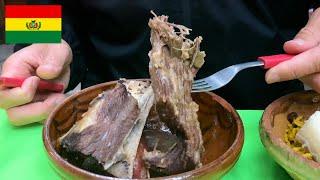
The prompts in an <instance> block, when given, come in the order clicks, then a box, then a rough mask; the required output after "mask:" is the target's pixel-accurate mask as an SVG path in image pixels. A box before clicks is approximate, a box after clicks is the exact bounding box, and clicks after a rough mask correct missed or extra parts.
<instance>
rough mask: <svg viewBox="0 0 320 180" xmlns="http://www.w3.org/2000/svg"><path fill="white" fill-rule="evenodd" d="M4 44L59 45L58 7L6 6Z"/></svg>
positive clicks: (59, 17) (59, 12)
mask: <svg viewBox="0 0 320 180" xmlns="http://www.w3.org/2000/svg"><path fill="white" fill-rule="evenodd" d="M5 42H6V43H7V44H16V43H60V42H61V6H60V5H6V6H5Z"/></svg>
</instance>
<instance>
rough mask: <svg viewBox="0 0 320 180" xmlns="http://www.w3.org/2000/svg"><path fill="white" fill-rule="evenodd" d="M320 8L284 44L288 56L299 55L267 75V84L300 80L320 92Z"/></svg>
mask: <svg viewBox="0 0 320 180" xmlns="http://www.w3.org/2000/svg"><path fill="white" fill-rule="evenodd" d="M319 43H320V8H318V9H317V10H316V11H314V12H313V13H312V15H311V17H310V19H309V21H308V23H307V25H306V26H305V27H304V28H302V29H301V30H300V31H299V33H298V34H297V35H296V36H295V38H294V39H293V40H290V41H287V42H286V43H285V44H284V47H283V48H284V50H285V51H286V52H287V53H288V54H298V55H296V56H295V57H293V58H292V59H290V60H289V61H285V62H282V63H280V64H279V65H277V66H275V67H273V68H271V69H270V70H269V71H268V72H267V73H266V81H267V83H269V84H270V83H275V82H281V81H287V80H292V79H299V80H301V81H302V82H303V83H305V84H306V85H308V86H310V87H311V88H313V89H314V90H315V91H317V92H320V45H319Z"/></svg>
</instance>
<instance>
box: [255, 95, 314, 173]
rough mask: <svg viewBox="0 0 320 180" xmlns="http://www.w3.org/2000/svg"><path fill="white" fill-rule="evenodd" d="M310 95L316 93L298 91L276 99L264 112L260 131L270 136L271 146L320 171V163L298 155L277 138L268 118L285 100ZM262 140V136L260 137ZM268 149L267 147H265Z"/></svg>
mask: <svg viewBox="0 0 320 180" xmlns="http://www.w3.org/2000/svg"><path fill="white" fill-rule="evenodd" d="M308 93H315V92H314V91H313V90H306V91H298V92H293V93H289V94H287V95H284V96H282V97H280V98H278V99H276V100H275V101H273V102H272V103H270V104H269V105H268V106H267V108H266V109H265V111H264V112H263V115H262V118H261V121H260V130H263V131H264V132H265V133H266V134H267V135H268V136H269V140H268V141H270V142H271V144H273V145H275V146H277V147H279V148H281V149H283V150H284V151H285V152H287V153H289V154H292V155H294V157H297V158H298V160H299V161H300V162H302V163H305V164H308V165H310V166H311V167H313V168H317V169H320V163H319V162H316V161H313V160H309V159H306V158H304V157H303V156H302V155H300V154H299V153H296V152H295V151H293V149H292V148H290V147H289V146H288V145H287V144H286V143H285V142H284V141H283V140H279V138H277V137H276V136H275V135H274V134H273V133H272V131H271V129H272V128H271V123H269V122H270V121H271V119H270V118H267V116H268V117H273V112H272V111H273V110H274V107H275V106H274V105H276V104H280V103H282V102H284V101H285V100H288V99H289V98H290V97H292V96H296V95H299V94H308ZM260 138H261V135H260ZM265 148H266V147H265Z"/></svg>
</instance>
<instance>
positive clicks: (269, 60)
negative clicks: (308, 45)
mask: <svg viewBox="0 0 320 180" xmlns="http://www.w3.org/2000/svg"><path fill="white" fill-rule="evenodd" d="M293 57H294V55H290V54H277V55H271V56H260V57H258V60H260V61H262V62H263V63H264V66H263V67H264V68H265V69H270V68H272V67H274V66H276V65H278V64H280V63H282V62H284V61H288V60H290V59H291V58H293Z"/></svg>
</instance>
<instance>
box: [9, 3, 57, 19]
mask: <svg viewBox="0 0 320 180" xmlns="http://www.w3.org/2000/svg"><path fill="white" fill-rule="evenodd" d="M5 17H6V18H61V5H6V6H5Z"/></svg>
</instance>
